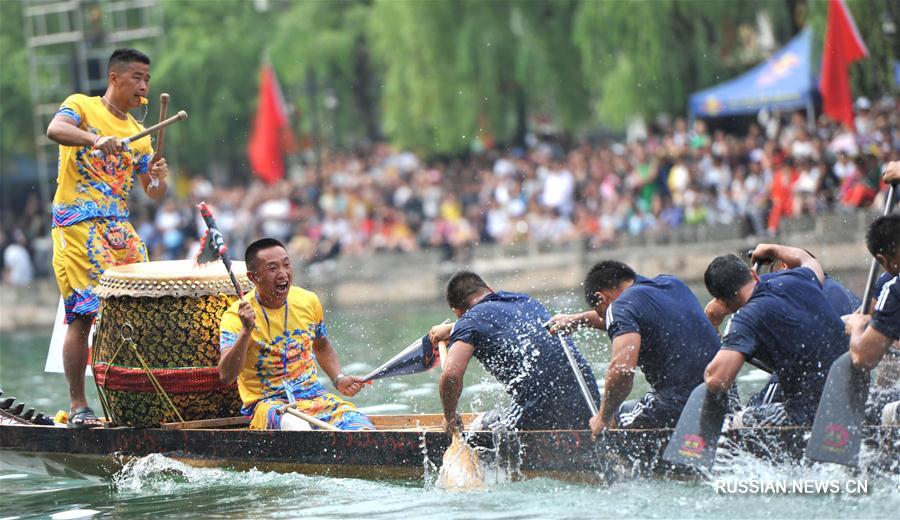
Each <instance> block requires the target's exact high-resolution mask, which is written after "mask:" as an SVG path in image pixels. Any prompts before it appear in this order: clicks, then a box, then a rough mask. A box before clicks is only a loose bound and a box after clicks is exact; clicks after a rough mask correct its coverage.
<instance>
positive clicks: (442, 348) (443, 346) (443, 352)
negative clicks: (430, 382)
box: [438, 341, 447, 370]
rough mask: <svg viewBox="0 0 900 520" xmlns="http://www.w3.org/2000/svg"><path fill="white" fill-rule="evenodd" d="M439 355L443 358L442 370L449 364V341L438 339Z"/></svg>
mask: <svg viewBox="0 0 900 520" xmlns="http://www.w3.org/2000/svg"><path fill="white" fill-rule="evenodd" d="M438 357H439V358H440V360H441V370H443V369H444V367H445V366H446V365H447V342H446V341H438Z"/></svg>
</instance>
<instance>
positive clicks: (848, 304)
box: [747, 262, 862, 406]
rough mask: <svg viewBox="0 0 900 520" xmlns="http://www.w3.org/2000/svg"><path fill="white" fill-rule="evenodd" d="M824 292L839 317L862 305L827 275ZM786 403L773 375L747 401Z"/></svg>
mask: <svg viewBox="0 0 900 520" xmlns="http://www.w3.org/2000/svg"><path fill="white" fill-rule="evenodd" d="M785 269H788V267H787V266H786V265H785V264H784V262H775V264H774V265H773V266H772V272H773V273H774V272H778V271H783V270H785ZM768 276H769V275H768V274H764V275H761V276H760V279H761V280H766V279H767V277H768ZM822 292H824V293H825V299H826V300H828V303H830V304H831V306H832V307H834V310H835V311H837V313H838V315H840V316H844V315H846V314H850V313H852V312H854V311H856V310H857V309H859V307H860V305H862V300H861V299H860V297H859V296H857V295H856V294H854V293H853V292H852V291H851V290H850V289H847V288H846V287H844V286H843V285H841V283H840V282H838V281H837V280H835V279H834V278H832V277H830V276H828V273H826V274H825V283H824V284H823V286H822ZM783 401H784V392H783V391H782V389H781V385H780V384H778V376H776V375H772V377H771V378H769V382H768V383H766V385H765V386H764V387H763V388H762V390H760V391H759V392H758V393H757V394H755V395H753V396H751V397H750V399H749V400H748V401H747V405H748V406H758V405H761V404H771V403H780V402H783Z"/></svg>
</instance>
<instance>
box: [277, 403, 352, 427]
mask: <svg viewBox="0 0 900 520" xmlns="http://www.w3.org/2000/svg"><path fill="white" fill-rule="evenodd" d="M284 412H285V413H289V414H291V415H293V416H294V417H299V418H301V419H303V420H304V421H306V422H308V423H309V424H312V425H313V426H318V427H319V428H321V429H323V430H331V431H334V432H339V431H341V429H340V428H338V427H337V426H334V425H333V424H328V423H327V422H325V421H322V420H320V419H316V418H315V417H313V416H312V415H309V414H305V413H303V412H301V411H300V410H298V409H296V408H292V407H290V406H287V407H285V408H284Z"/></svg>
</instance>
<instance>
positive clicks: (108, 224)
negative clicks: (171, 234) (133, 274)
mask: <svg viewBox="0 0 900 520" xmlns="http://www.w3.org/2000/svg"><path fill="white" fill-rule="evenodd" d="M51 235H52V237H53V273H54V274H55V275H56V284H57V285H58V286H59V292H60V293H61V294H62V297H63V304H64V305H65V308H66V323H72V320H74V319H75V318H76V317H77V316H78V315H81V316H89V317H92V316H95V315H96V314H97V310H98V309H99V308H100V299H99V298H98V297H97V296H95V295H94V292H93V289H94V287H96V286H97V284H99V283H100V275H102V274H103V271H105V270H106V268H107V267H110V266H113V265H124V264H133V263H136V262H146V261H147V260H148V258H147V246H145V245H144V242H143V241H142V240H141V238H140V237H139V236H138V234H137V232H136V231H135V230H134V228H133V227H132V226H131V223H130V222H128V221H127V220H118V219H113V218H109V219H90V220H83V221H81V222H78V223H76V224H73V225H71V226H64V227H55V228H53V230H52V231H51Z"/></svg>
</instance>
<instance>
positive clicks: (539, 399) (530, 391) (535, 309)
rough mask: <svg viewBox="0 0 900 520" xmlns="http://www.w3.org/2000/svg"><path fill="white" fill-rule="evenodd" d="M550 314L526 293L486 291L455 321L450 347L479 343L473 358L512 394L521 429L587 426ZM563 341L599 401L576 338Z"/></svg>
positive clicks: (581, 400) (586, 415)
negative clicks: (549, 325) (550, 325)
mask: <svg viewBox="0 0 900 520" xmlns="http://www.w3.org/2000/svg"><path fill="white" fill-rule="evenodd" d="M549 319H550V313H549V312H547V309H545V308H544V306H543V305H541V304H540V303H539V302H538V301H537V300H535V299H533V298H531V297H530V296H528V295H527V294H519V293H512V292H506V291H499V292H496V293H492V294H488V295H487V296H485V297H484V298H483V299H482V300H481V301H479V302H478V303H476V304H475V305H473V306H472V307H471V308H470V309H469V310H468V311H466V313H465V314H463V315H462V317H461V318H459V320H457V322H456V324H455V325H454V326H453V332H452V333H451V335H450V348H452V347H453V345H454V343H456V342H457V341H463V342H465V343H468V344H470V345H472V346H473V347H475V351H474V356H475V358H476V359H478V361H480V362H481V364H482V365H484V368H485V369H486V370H487V371H488V372H489V373H490V374H491V375H492V376H494V377H495V378H497V380H498V381H500V382H501V383H503V385H504V386H505V387H506V392H507V393H508V394H509V395H510V396H511V397H512V400H513V403H512V405H511V406H510V408H509V409H508V410H507V412H508V414H509V415H510V416H511V420H512V421H513V424H512V426H515V427H516V428H518V429H520V430H539V429H553V430H556V429H573V428H577V429H586V428H587V427H588V421H589V420H590V418H591V412H590V409H589V408H588V407H587V404H586V403H585V402H584V397H583V395H582V393H581V389H580V388H579V386H578V381H577V380H576V379H575V375H574V374H573V372H572V368H571V367H570V366H569V362H568V359H567V358H566V354H565V351H563V348H562V345H560V344H559V338H558V337H556V336H552V335H550V333H548V332H547V331H546V329H544V327H543V324H544V323H546V322H547V320H549ZM565 340H566V341H567V342H568V344H569V346H570V347H571V348H572V350H573V352H574V354H575V358H576V360H577V361H578V364H579V365H580V367H581V373H582V374H583V375H584V379H585V381H586V382H587V385H588V388H589V389H590V391H591V393H592V394H593V396H594V402H595V403H598V404H599V402H600V392H599V390H598V389H597V381H596V380H595V379H594V374H593V372H592V371H591V367H590V366H589V365H588V363H587V361H586V360H585V359H584V357H583V356H582V355H581V352H579V351H578V348H577V347H576V346H575V344H574V343H573V342H572V340H571V339H570V338H568V337H566V339H565Z"/></svg>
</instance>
